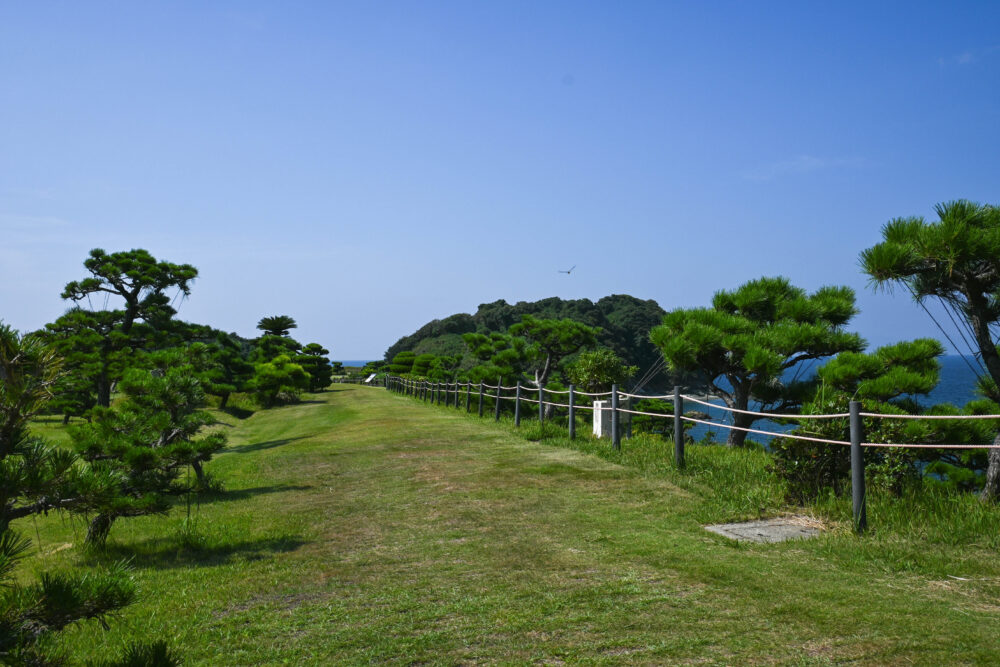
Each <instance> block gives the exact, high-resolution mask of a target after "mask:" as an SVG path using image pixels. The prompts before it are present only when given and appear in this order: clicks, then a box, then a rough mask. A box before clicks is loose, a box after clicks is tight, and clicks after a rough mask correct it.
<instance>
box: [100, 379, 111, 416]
mask: <svg viewBox="0 0 1000 667" xmlns="http://www.w3.org/2000/svg"><path fill="white" fill-rule="evenodd" d="M97 404H98V405H100V406H101V407H103V408H107V407H110V406H111V382H110V381H109V380H108V378H106V377H100V378H98V379H97Z"/></svg>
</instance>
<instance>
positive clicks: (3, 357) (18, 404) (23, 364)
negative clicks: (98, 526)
mask: <svg viewBox="0 0 1000 667" xmlns="http://www.w3.org/2000/svg"><path fill="white" fill-rule="evenodd" d="M61 374H62V370H61V368H60V360H59V359H58V357H57V356H56V355H55V354H54V351H53V350H52V348H51V347H49V346H47V345H45V344H44V342H43V340H42V338H41V337H40V336H37V335H36V336H26V337H21V336H20V335H19V334H18V333H17V332H16V331H14V330H13V329H11V328H10V327H8V326H6V325H4V324H3V323H2V322H0V494H2V498H0V591H2V592H0V661H2V662H3V663H4V664H9V665H55V664H62V662H61V661H60V660H59V659H58V658H57V657H55V656H52V655H50V654H49V653H48V651H47V650H46V649H47V648H48V644H49V643H50V642H49V640H51V638H52V635H53V634H55V633H57V632H59V631H60V630H63V629H64V628H66V627H68V626H70V625H73V624H75V623H79V622H83V621H86V620H91V619H92V620H97V621H98V622H100V623H102V624H106V623H107V619H108V618H109V617H110V616H112V615H113V614H114V613H115V612H117V611H118V610H120V609H122V608H123V607H125V606H127V605H129V604H131V603H132V602H133V601H134V600H135V584H134V581H133V580H132V577H131V575H130V573H129V572H128V571H127V569H126V568H125V567H124V566H122V565H116V566H113V567H111V568H108V569H105V570H99V571H91V572H87V573H85V574H82V575H70V574H51V573H44V574H42V575H41V576H40V577H39V578H38V580H37V581H36V582H34V583H30V584H26V583H23V582H19V581H17V579H16V577H15V569H16V567H17V565H18V563H19V562H20V561H21V560H23V559H24V557H25V556H26V555H27V552H28V550H29V548H30V545H31V542H30V540H29V539H27V538H25V537H23V536H22V535H21V534H20V533H18V532H17V531H16V530H15V529H14V527H13V525H12V524H13V522H15V521H18V520H22V519H25V518H29V517H32V516H34V515H36V514H40V513H43V512H49V511H51V510H58V509H66V508H70V507H73V506H74V505H75V504H76V503H77V502H78V498H79V495H80V493H81V490H82V489H83V488H86V486H87V483H86V482H85V481H84V480H83V479H82V478H85V477H86V471H81V470H80V468H79V466H78V465H77V460H76V456H75V455H74V454H73V453H72V452H70V451H68V450H66V449H63V448H57V447H52V446H50V445H48V444H47V443H45V442H44V441H43V440H41V439H40V438H37V437H33V436H32V435H31V434H30V433H29V431H28V424H29V421H30V420H31V419H32V418H33V417H34V416H36V415H37V414H39V413H40V412H42V411H43V410H44V409H45V408H46V403H47V402H48V400H49V399H50V397H51V391H52V389H53V387H55V386H56V385H57V383H58V381H59V379H60V376H61ZM130 656H137V657H142V658H144V659H145V662H143V663H142V664H147V665H151V666H152V667H168V666H171V665H176V664H178V661H177V659H176V658H175V657H174V656H173V655H172V653H171V651H170V650H169V649H168V648H167V646H166V644H164V643H163V642H153V643H152V644H146V645H134V646H132V647H129V649H128V650H127V655H126V656H125V657H124V658H122V659H117V660H108V661H107V663H106V664H108V665H109V666H115V665H123V664H128V662H127V659H128V657H130Z"/></svg>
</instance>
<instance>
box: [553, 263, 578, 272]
mask: <svg viewBox="0 0 1000 667" xmlns="http://www.w3.org/2000/svg"><path fill="white" fill-rule="evenodd" d="M575 268H576V264H574V265H573V266H571V267H570V268H569V270H568V271H563V270H562V269H557V270H558V271H559V273H565V274H566V275H569V274H571V273H573V269H575Z"/></svg>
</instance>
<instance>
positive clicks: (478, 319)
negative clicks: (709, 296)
mask: <svg viewBox="0 0 1000 667" xmlns="http://www.w3.org/2000/svg"><path fill="white" fill-rule="evenodd" d="M522 315H534V316H535V317H540V318H554V319H563V318H569V319H573V320H576V321H578V322H583V323H584V324H588V325H590V326H597V327H601V329H602V330H603V333H602V334H601V337H600V342H601V344H603V345H605V346H607V347H610V348H611V349H613V350H614V351H615V352H616V353H618V355H619V356H620V357H621V358H622V359H624V360H626V361H627V362H628V363H629V364H633V365H635V366H638V367H639V372H640V373H642V372H643V371H645V370H646V369H647V368H649V367H650V366H651V365H652V364H653V363H655V362H656V361H657V360H658V359H659V356H660V353H659V351H658V350H657V349H656V347H654V346H653V344H652V343H650V342H649V330H650V329H651V328H652V327H654V326H656V325H657V324H661V323H662V321H663V315H664V310H663V309H662V308H660V306H659V304H657V303H656V302H655V301H653V300H652V299H650V300H647V301H643V300H642V299H637V298H635V297H633V296H629V295H628V294H612V295H611V296H606V297H604V298H603V299H600V300H599V301H598V302H597V303H594V302H593V301H591V300H590V299H573V300H565V299H560V298H558V297H551V298H548V299H542V300H541V301H519V302H517V303H516V304H514V305H511V304H509V303H507V302H506V301H504V300H503V299H500V300H499V301H494V302H493V303H484V304H482V305H480V306H479V309H478V310H476V313H475V315H469V314H468V313H458V314H456V315H452V316H450V317H446V318H444V319H442V320H432V321H430V322H428V323H427V324H425V325H424V326H422V327H420V328H419V329H417V331H416V332H415V333H413V334H411V335H409V336H404V337H402V338H400V339H399V340H398V341H396V342H395V343H394V344H393V345H392V346H391V347H390V348H389V349H388V350H386V352H385V359H386V361H389V360H391V359H392V358H393V357H394V356H396V354H397V353H399V352H403V351H406V350H410V351H413V352H415V353H417V354H423V353H425V352H426V353H431V354H436V355H439V356H440V355H463V354H464V353H465V351H466V349H465V344H464V343H463V342H462V334H464V333H469V332H479V333H489V332H491V331H506V330H507V328H508V327H510V325H512V324H515V323H516V322H520V321H521V316H522Z"/></svg>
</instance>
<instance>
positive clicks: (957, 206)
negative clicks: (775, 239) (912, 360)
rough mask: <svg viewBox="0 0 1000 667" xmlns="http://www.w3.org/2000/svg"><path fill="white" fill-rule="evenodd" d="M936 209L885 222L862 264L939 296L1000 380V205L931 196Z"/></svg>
mask: <svg viewBox="0 0 1000 667" xmlns="http://www.w3.org/2000/svg"><path fill="white" fill-rule="evenodd" d="M935 212H936V213H937V216H938V219H937V220H936V221H933V222H927V221H926V220H924V219H923V218H922V217H908V218H895V219H893V220H890V221H889V222H888V223H886V224H885V225H884V226H883V227H882V239H883V240H882V242H881V243H878V244H876V245H874V246H872V247H871V248H868V249H866V250H864V251H862V253H861V266H862V270H864V272H865V273H867V274H868V275H869V276H870V277H871V280H872V284H873V285H875V286H876V287H882V288H891V287H892V286H893V285H902V286H904V287H906V289H907V290H908V291H909V292H910V294H911V295H912V296H913V298H914V299H915V300H917V301H918V302H921V303H923V302H924V301H926V300H927V299H937V300H939V301H940V302H941V304H942V306H943V307H944V309H945V310H946V311H947V312H948V313H949V315H950V316H951V317H955V318H956V321H957V322H959V323H961V325H962V326H963V327H964V328H965V329H966V330H967V331H968V333H969V334H970V336H971V340H972V341H973V343H972V344H973V345H974V349H973V350H971V351H972V352H974V353H975V354H976V356H978V357H979V358H980V359H981V360H982V363H983V366H984V367H985V372H986V373H987V374H988V375H989V377H990V379H991V380H992V383H991V384H992V386H993V387H997V386H1000V353H998V352H997V346H996V343H995V342H994V340H995V336H994V333H996V329H997V326H998V324H1000V207H997V206H991V205H983V204H976V203H973V202H970V201H966V200H957V201H952V202H947V203H943V204H938V205H937V206H936V207H935ZM960 333H962V336H963V338H964V336H965V334H964V332H963V331H961V330H960ZM990 398H992V399H993V400H994V401H998V400H1000V396H997V395H996V394H994V395H993V396H990ZM997 444H1000V434H998V435H997ZM982 497H983V499H984V500H986V499H993V500H996V499H998V498H1000V449H993V450H991V451H990V454H989V465H988V470H987V474H986V483H985V485H984V487H983V492H982Z"/></svg>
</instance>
